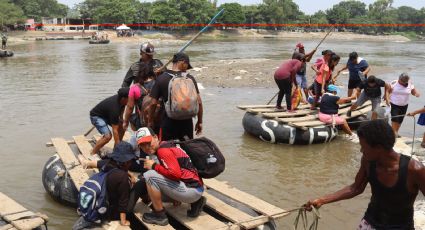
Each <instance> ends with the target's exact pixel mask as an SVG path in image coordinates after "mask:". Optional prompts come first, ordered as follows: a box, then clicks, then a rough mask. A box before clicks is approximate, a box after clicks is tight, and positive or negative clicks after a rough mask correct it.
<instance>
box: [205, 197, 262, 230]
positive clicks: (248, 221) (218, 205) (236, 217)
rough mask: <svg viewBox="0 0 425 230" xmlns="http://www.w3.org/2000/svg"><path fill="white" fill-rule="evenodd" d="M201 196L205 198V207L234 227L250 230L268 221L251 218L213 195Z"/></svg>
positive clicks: (259, 217) (260, 218)
mask: <svg viewBox="0 0 425 230" xmlns="http://www.w3.org/2000/svg"><path fill="white" fill-rule="evenodd" d="M203 196H204V197H205V198H207V206H208V207H210V208H211V209H212V210H214V211H215V212H217V213H218V214H220V215H221V216H223V217H225V218H226V219H228V220H231V221H232V222H233V223H234V224H235V225H239V226H241V227H242V228H243V229H252V228H255V227H257V226H260V225H262V224H264V223H266V222H268V221H269V218H268V217H266V216H257V217H254V216H251V215H248V214H247V213H245V212H243V211H241V210H239V209H237V208H234V207H232V206H230V205H228V204H226V203H224V202H223V201H222V200H220V199H218V198H216V197H215V196H213V195H210V194H208V192H204V194H203Z"/></svg>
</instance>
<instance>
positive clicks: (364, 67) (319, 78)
mask: <svg viewBox="0 0 425 230" xmlns="http://www.w3.org/2000/svg"><path fill="white" fill-rule="evenodd" d="M315 52H316V50H313V51H311V52H310V53H308V54H306V53H305V49H304V45H303V44H302V43H298V44H297V45H296V48H295V51H294V53H293V55H292V59H290V60H286V61H284V62H283V63H282V64H281V66H280V67H279V68H278V69H277V70H276V72H275V74H274V79H275V81H276V84H277V86H278V87H279V94H278V98H277V103H276V109H277V110H279V111H280V110H282V111H283V108H282V106H281V103H282V99H283V97H284V96H285V97H286V109H287V111H288V112H294V109H295V108H292V107H293V106H294V103H293V101H292V100H291V99H293V98H292V96H291V95H293V94H292V92H293V91H294V90H293V87H292V86H293V85H294V86H295V90H297V89H298V88H300V89H302V91H303V92H304V94H305V99H304V98H302V101H303V102H304V103H306V101H307V102H309V103H310V104H311V109H313V110H314V109H316V108H317V107H319V114H318V117H319V120H320V121H322V122H324V123H326V124H333V125H341V126H342V130H343V131H344V132H345V133H347V134H348V135H349V138H350V139H351V140H353V141H358V138H357V136H356V135H354V134H353V132H352V131H351V129H350V127H349V125H348V123H347V121H346V120H345V119H344V118H342V117H340V116H339V115H338V113H339V112H338V110H339V105H340V104H344V103H348V102H351V101H353V100H356V99H357V100H356V101H355V102H354V103H353V104H352V106H351V108H350V109H349V111H348V112H347V117H351V114H352V111H354V110H355V109H356V108H358V107H359V106H362V105H363V104H364V103H365V102H366V101H371V103H372V119H376V118H377V117H378V113H377V109H378V108H379V107H380V104H381V100H382V99H381V98H382V92H381V88H384V95H383V99H384V100H385V103H386V105H387V106H390V107H391V123H392V128H393V131H394V134H395V135H396V136H397V137H399V135H398V131H399V129H400V126H401V124H402V122H403V119H404V116H406V113H407V107H408V102H409V96H410V95H413V96H415V97H419V96H420V93H419V92H418V90H417V89H416V88H415V87H414V85H413V84H412V81H411V79H410V77H409V75H408V74H407V73H402V74H400V76H399V78H398V79H397V80H394V81H392V82H391V83H386V82H385V81H383V80H381V79H379V78H377V77H375V76H374V75H370V76H369V72H370V70H371V67H370V66H369V64H368V62H367V61H366V60H365V59H363V58H361V57H359V55H358V54H357V52H351V53H350V54H349V57H348V61H347V63H346V64H345V65H344V67H342V68H341V69H339V70H336V66H337V65H338V64H339V61H340V59H341V58H340V56H339V55H337V54H336V53H334V52H332V51H331V50H324V51H322V57H321V58H319V59H317V60H316V62H315V63H314V64H313V65H311V69H312V70H313V72H314V78H313V83H312V84H311V85H310V86H309V87H307V77H306V76H307V64H306V63H307V62H310V60H311V59H312V57H313V55H314V53H315ZM347 69H348V73H349V78H348V90H347V97H340V96H338V93H339V87H338V86H336V85H335V82H336V81H337V78H338V76H339V75H340V73H341V72H342V71H345V70H347ZM319 102H320V103H319ZM417 113H419V111H416V112H412V113H409V114H407V115H415V114H417ZM424 119H425V118H424ZM422 120H423V119H422ZM420 124H421V125H425V121H421V122H420ZM422 146H423V147H425V135H424V141H423V143H422Z"/></svg>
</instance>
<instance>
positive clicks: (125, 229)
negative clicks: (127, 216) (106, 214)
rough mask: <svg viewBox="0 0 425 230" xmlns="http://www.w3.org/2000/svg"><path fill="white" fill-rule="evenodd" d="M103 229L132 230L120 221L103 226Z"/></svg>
mask: <svg viewBox="0 0 425 230" xmlns="http://www.w3.org/2000/svg"><path fill="white" fill-rule="evenodd" d="M102 228H103V229H105V230H130V227H129V226H122V225H121V223H120V221H118V220H115V221H110V222H107V223H105V224H102Z"/></svg>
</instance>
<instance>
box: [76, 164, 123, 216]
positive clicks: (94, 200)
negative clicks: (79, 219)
mask: <svg viewBox="0 0 425 230" xmlns="http://www.w3.org/2000/svg"><path fill="white" fill-rule="evenodd" d="M113 170H115V168H114V169H111V170H110V171H108V172H104V171H100V172H98V173H96V174H93V175H92V176H91V177H90V178H89V179H88V180H87V181H86V182H84V184H83V186H81V188H80V192H79V194H78V212H79V213H80V214H81V215H82V216H83V217H84V220H86V221H89V222H93V223H101V219H102V217H103V216H104V215H105V214H106V212H107V211H108V208H109V207H108V206H109V202H108V195H107V193H108V192H107V188H106V177H107V176H108V174H109V173H110V172H112V171H113Z"/></svg>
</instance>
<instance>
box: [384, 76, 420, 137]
mask: <svg viewBox="0 0 425 230" xmlns="http://www.w3.org/2000/svg"><path fill="white" fill-rule="evenodd" d="M409 80H410V78H409V75H408V74H407V73H402V74H401V75H400V76H399V78H398V80H395V81H393V82H391V88H390V103H391V126H392V128H393V131H394V134H395V136H396V137H398V130H399V129H400V126H401V123H403V119H404V116H401V115H405V114H406V112H407V106H408V105H409V96H410V95H413V96H415V97H419V96H420V94H419V92H418V91H416V89H415V87H414V86H413V84H412V83H411V82H410V81H409Z"/></svg>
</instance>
